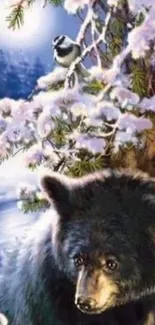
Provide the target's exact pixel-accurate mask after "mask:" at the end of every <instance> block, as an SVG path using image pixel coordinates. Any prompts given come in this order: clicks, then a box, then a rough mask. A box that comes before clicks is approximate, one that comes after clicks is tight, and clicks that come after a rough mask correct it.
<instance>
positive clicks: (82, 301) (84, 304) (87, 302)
mask: <svg viewBox="0 0 155 325" xmlns="http://www.w3.org/2000/svg"><path fill="white" fill-rule="evenodd" d="M76 305H77V307H78V308H79V309H80V310H81V311H83V312H91V311H92V310H94V309H95V307H96V305H97V302H96V300H95V299H93V298H84V297H79V298H78V299H77V301H76Z"/></svg>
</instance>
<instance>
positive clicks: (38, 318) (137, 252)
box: [0, 170, 155, 325]
mask: <svg viewBox="0 0 155 325" xmlns="http://www.w3.org/2000/svg"><path fill="white" fill-rule="evenodd" d="M41 184H42V188H43V190H44V191H45V193H46V194H47V196H48V199H49V200H50V202H51V203H52V209H51V210H49V211H48V212H46V213H45V214H44V215H43V216H42V217H41V218H40V219H39V220H38V221H36V222H34V224H33V225H30V226H29V227H28V228H27V229H26V231H25V232H24V236H22V235H21V239H20V243H19V242H17V244H13V245H12V247H9V250H8V252H7V260H5V263H4V266H2V267H1V270H0V311H1V312H2V313H4V314H5V315H6V317H7V318H8V321H9V324H10V325H154V324H155V318H154V309H155V294H154V293H155V182H154V181H153V180H151V179H149V178H147V177H142V176H141V175H130V174H128V173H125V172H124V173H121V172H117V171H111V170H106V171H101V172H98V173H93V174H90V175H87V176H85V177H82V178H79V179H72V178H69V177H63V176H62V175H59V174H55V173H54V174H51V175H45V176H44V177H43V178H42V180H41Z"/></svg>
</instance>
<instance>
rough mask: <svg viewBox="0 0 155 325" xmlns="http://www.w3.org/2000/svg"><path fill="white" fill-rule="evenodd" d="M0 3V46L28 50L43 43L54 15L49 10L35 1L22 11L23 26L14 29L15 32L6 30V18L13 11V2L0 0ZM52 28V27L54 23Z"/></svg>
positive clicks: (40, 2) (11, 0)
mask: <svg viewBox="0 0 155 325" xmlns="http://www.w3.org/2000/svg"><path fill="white" fill-rule="evenodd" d="M0 2H1V3H0V44H2V45H6V46H7V47H12V48H19V47H20V48H21V47H22V48H30V47H31V46H32V45H33V47H34V46H37V45H39V43H42V42H43V40H44V38H46V35H47V34H48V30H49V25H50V24H48V21H49V22H50V21H51V20H52V22H53V20H54V17H53V16H54V15H53V14H52V11H51V10H49V8H45V9H43V2H42V1H36V3H34V4H33V5H31V6H30V7H26V8H25V9H24V24H23V25H21V26H20V28H18V27H16V28H15V30H13V29H10V28H8V21H6V17H8V16H9V15H10V13H11V10H13V7H11V5H12V4H14V1H13V0H4V1H2V0H0ZM16 3H18V1H16ZM51 16H52V17H51ZM52 26H53V27H54V22H53V24H52ZM50 27H51V26H50Z"/></svg>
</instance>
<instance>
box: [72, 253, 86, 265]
mask: <svg viewBox="0 0 155 325" xmlns="http://www.w3.org/2000/svg"><path fill="white" fill-rule="evenodd" d="M83 264H84V258H83V256H82V255H77V256H75V257H74V265H75V266H76V267H80V266H82V265H83Z"/></svg>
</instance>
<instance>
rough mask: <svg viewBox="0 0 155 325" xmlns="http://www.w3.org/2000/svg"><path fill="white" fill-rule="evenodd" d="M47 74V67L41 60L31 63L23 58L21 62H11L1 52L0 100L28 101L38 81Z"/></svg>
mask: <svg viewBox="0 0 155 325" xmlns="http://www.w3.org/2000/svg"><path fill="white" fill-rule="evenodd" d="M44 74H45V67H44V65H43V63H42V62H41V60H40V58H36V59H35V60H33V61H31V62H29V61H28V59H26V58H24V56H21V59H19V60H17V61H16V60H10V59H9V58H8V55H7V54H5V53H4V52H3V51H2V50H0V98H4V97H10V98H14V99H19V98H23V99H26V98H27V97H28V96H29V95H30V93H31V92H32V90H33V89H34V87H35V86H36V80H37V79H38V78H39V77H40V76H42V75H44Z"/></svg>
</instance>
